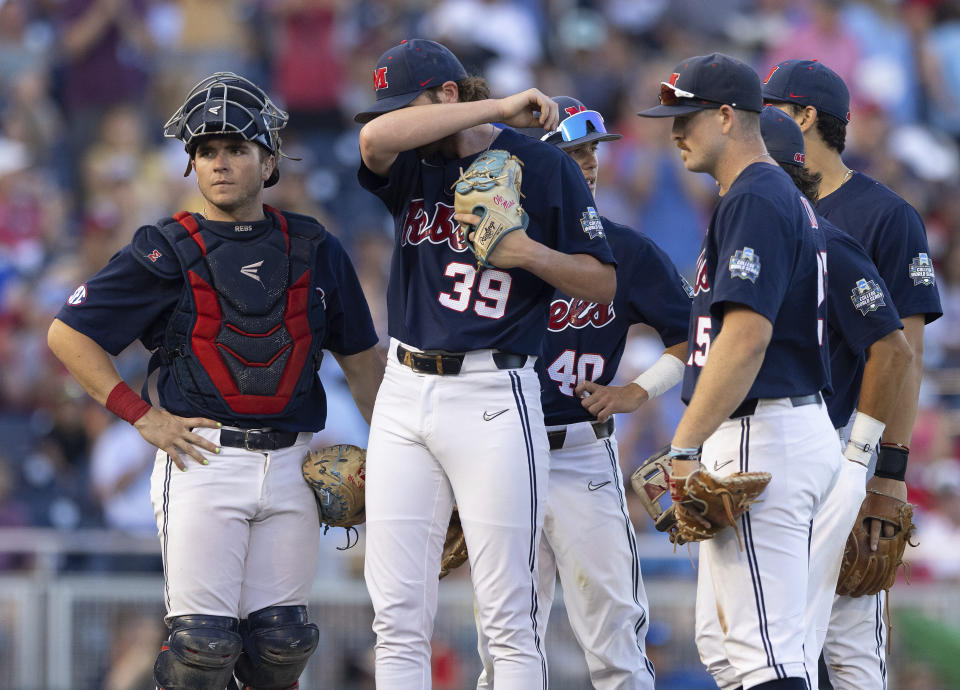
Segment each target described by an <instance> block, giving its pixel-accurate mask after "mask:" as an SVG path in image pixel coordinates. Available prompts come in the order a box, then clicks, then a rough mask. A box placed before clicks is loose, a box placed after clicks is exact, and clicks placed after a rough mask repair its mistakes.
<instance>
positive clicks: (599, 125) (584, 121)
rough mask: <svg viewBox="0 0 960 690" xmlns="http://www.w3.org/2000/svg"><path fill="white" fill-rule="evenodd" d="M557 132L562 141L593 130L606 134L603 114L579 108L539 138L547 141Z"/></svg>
mask: <svg viewBox="0 0 960 690" xmlns="http://www.w3.org/2000/svg"><path fill="white" fill-rule="evenodd" d="M558 132H559V133H560V136H561V137H562V138H563V140H564V141H576V140H577V139H580V138H582V137H585V136H587V135H588V134H591V133H593V132H599V133H600V134H606V133H607V128H606V127H604V126H603V116H601V115H600V113H598V112H597V111H596V110H581V111H580V112H579V113H575V114H574V115H571V116H570V117H568V118H567V119H565V120H563V121H562V122H561V123H560V126H559V127H557V128H556V129H555V130H553V131H552V132H547V133H546V134H544V135H543V136H542V137H540V140H541V141H547V140H549V139H550V137H552V136H554V135H555V134H557V133H558Z"/></svg>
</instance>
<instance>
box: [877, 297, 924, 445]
mask: <svg viewBox="0 0 960 690" xmlns="http://www.w3.org/2000/svg"><path fill="white" fill-rule="evenodd" d="M902 321H903V335H904V337H906V339H907V342H908V343H909V344H910V350H911V352H912V354H913V359H912V360H911V361H910V364H909V366H908V367H907V371H906V374H905V376H904V380H903V387H902V388H901V389H900V394H899V396H897V398H896V403H895V404H894V406H893V409H892V410H891V411H890V415H889V419H888V420H887V426H886V429H884V432H883V442H884V443H900V444H902V445H904V446H909V445H910V437H911V435H912V434H913V423H914V421H915V420H916V418H917V401H918V398H919V396H920V382H921V380H922V379H923V327H924V322H925V319H924V316H923V315H922V314H917V315H915V316H908V317H907V318H905V319H902ZM868 363H869V362H868Z"/></svg>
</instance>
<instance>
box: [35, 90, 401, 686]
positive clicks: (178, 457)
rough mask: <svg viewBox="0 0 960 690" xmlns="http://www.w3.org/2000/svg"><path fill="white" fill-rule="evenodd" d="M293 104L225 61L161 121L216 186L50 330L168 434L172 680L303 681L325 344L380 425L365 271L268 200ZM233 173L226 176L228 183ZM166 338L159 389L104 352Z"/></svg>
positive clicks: (78, 298)
mask: <svg viewBox="0 0 960 690" xmlns="http://www.w3.org/2000/svg"><path fill="white" fill-rule="evenodd" d="M286 121H287V114H286V113H284V112H283V111H281V110H279V109H278V108H277V107H276V106H274V104H273V103H272V102H271V101H270V99H269V97H267V95H266V93H264V92H263V91H262V90H261V89H260V88H259V87H258V86H257V85H256V84H254V83H252V82H250V81H249V80H247V79H244V78H243V77H241V76H239V75H236V74H232V73H229V72H218V73H216V74H213V75H211V76H210V77H208V78H207V79H204V80H203V81H202V82H200V83H199V84H197V86H196V87H194V89H193V90H192V91H191V92H190V93H189V94H188V95H187V97H186V99H185V100H184V103H183V105H182V106H181V107H180V108H179V109H178V110H177V112H176V113H174V115H173V117H171V118H170V120H169V122H168V123H167V125H166V129H165V134H166V135H167V136H168V137H175V138H177V139H180V140H181V141H182V142H183V143H184V146H185V148H186V155H187V157H188V167H187V174H189V173H190V171H191V170H192V171H195V174H196V176H197V185H198V187H199V190H200V194H201V195H202V196H203V199H204V210H203V214H200V213H188V212H185V211H183V212H180V213H177V214H176V215H174V216H173V217H171V218H164V219H162V220H160V221H158V222H157V223H156V224H151V225H144V226H142V227H141V228H140V229H139V230H137V231H136V233H134V235H133V240H132V242H131V244H129V245H127V246H126V247H124V248H123V249H121V250H120V251H119V252H118V253H117V254H116V255H115V256H114V257H113V258H112V259H111V260H110V263H109V264H107V266H106V267H104V268H103V269H102V270H101V271H100V272H99V273H97V274H96V275H95V276H93V277H92V278H90V279H89V280H88V281H87V282H86V283H84V284H83V285H81V286H80V287H78V288H77V289H76V291H75V292H74V293H73V295H71V296H70V297H68V299H67V301H66V304H65V305H64V307H63V308H62V309H61V311H60V313H59V314H58V315H57V318H56V320H55V321H54V322H53V324H52V325H51V327H50V332H49V335H48V342H49V344H50V347H51V349H52V350H53V352H54V354H56V355H57V357H59V358H60V359H61V360H62V361H63V363H64V364H65V365H66V367H67V368H68V369H69V370H70V372H71V373H72V374H73V376H74V377H75V378H76V379H77V381H79V382H80V384H81V385H82V386H83V387H84V389H86V391H87V392H88V393H89V394H90V395H91V397H93V398H94V399H95V400H97V401H98V402H100V403H102V404H104V405H105V406H106V408H107V409H108V410H110V411H111V412H113V413H115V414H116V415H117V416H118V417H120V418H121V419H124V420H125V421H127V422H129V423H130V424H132V425H133V426H135V427H136V429H137V430H138V431H139V432H140V434H141V435H142V436H143V437H144V439H146V440H147V441H148V442H150V443H152V444H153V445H155V446H156V447H157V448H158V451H157V458H156V463H155V465H154V470H153V475H152V478H151V498H152V500H153V506H154V511H155V513H156V518H157V528H158V532H159V535H160V539H161V546H162V549H163V565H164V600H165V604H166V617H165V622H166V624H167V627H168V628H169V630H170V636H169V639H168V640H167V641H166V642H164V644H163V646H162V648H161V650H160V653H159V656H158V657H157V661H156V664H155V666H154V677H155V679H156V683H157V686H158V687H159V688H192V689H194V690H223V688H225V687H226V686H227V685H228V683H230V684H232V683H233V682H234V681H233V678H234V677H236V679H237V681H238V682H239V685H240V687H243V688H249V687H253V688H295V687H297V683H298V682H299V681H298V678H299V676H300V672H301V671H302V670H303V668H304V667H305V666H306V664H307V661H308V660H309V658H310V655H311V654H312V653H313V650H314V649H316V647H317V644H318V640H319V632H318V630H317V626H316V625H314V624H312V623H308V622H307V601H308V598H309V596H310V586H311V583H312V582H313V578H314V575H315V573H316V563H317V557H318V553H319V536H320V524H319V522H318V520H317V503H316V501H315V500H314V496H313V492H312V491H310V489H309V487H307V485H306V484H305V483H304V482H303V479H302V477H301V463H302V462H303V458H304V455H305V453H306V450H307V445H308V443H309V442H310V439H311V437H312V436H313V432H315V431H318V430H320V429H322V428H323V427H324V424H325V423H326V421H327V420H326V406H325V397H324V390H323V384H322V383H321V381H320V378H319V376H318V375H317V367H318V365H319V362H320V357H321V355H322V352H323V350H324V349H326V350H329V351H331V352H332V353H333V354H334V357H335V358H336V359H337V361H338V363H339V364H340V367H341V368H342V369H343V372H344V374H345V376H346V378H347V381H348V382H349V384H350V389H351V391H352V392H353V395H354V400H355V401H356V403H357V407H358V408H359V410H360V412H361V413H362V414H363V416H364V417H365V418H366V419H367V420H368V421H369V419H370V415H371V412H372V409H373V403H374V399H375V398H376V393H377V387H378V385H379V383H380V379H381V377H382V374H383V367H384V365H383V360H382V355H381V354H380V352H379V351H378V350H377V349H376V347H375V346H376V344H377V334H376V331H375V330H374V328H373V320H372V319H371V317H370V311H369V309H368V307H367V303H366V300H365V299H364V296H363V292H362V291H361V289H360V284H359V281H358V280H357V276H356V273H355V271H354V269H353V266H352V264H351V262H350V259H349V257H348V256H347V254H346V252H345V251H344V250H343V248H342V246H341V245H340V243H339V242H338V241H337V239H336V238H335V237H334V236H332V235H330V234H328V233H327V232H326V230H324V228H323V227H322V226H321V225H320V224H319V223H318V222H317V221H316V220H314V219H312V218H308V217H306V216H302V215H298V214H295V213H287V212H283V211H279V210H277V209H274V208H270V207H268V206H265V205H263V202H262V196H263V189H264V187H268V186H270V185H272V184H274V183H275V182H277V180H278V178H279V174H280V173H279V169H278V167H277V165H278V162H279V160H280V157H281V151H280V136H279V130H280V129H281V128H282V127H283V126H284V125H285V124H286ZM222 183H227V184H222ZM137 339H140V340H141V341H142V342H143V344H144V345H145V346H146V347H147V348H148V349H149V350H152V351H154V355H153V357H152V359H151V360H150V365H149V371H150V376H149V381H150V382H151V384H152V385H151V387H150V390H151V395H150V397H149V399H148V397H147V387H146V386H145V387H144V391H143V393H142V394H138V393H136V392H134V391H133V390H131V389H130V387H129V386H128V385H127V384H126V383H124V382H123V381H122V380H121V378H120V375H119V374H118V373H117V371H116V369H115V368H114V366H113V363H112V362H111V360H110V354H113V355H116V354H118V353H119V352H120V351H121V350H123V349H124V348H126V347H127V345H129V344H130V343H132V342H133V341H134V340H137Z"/></svg>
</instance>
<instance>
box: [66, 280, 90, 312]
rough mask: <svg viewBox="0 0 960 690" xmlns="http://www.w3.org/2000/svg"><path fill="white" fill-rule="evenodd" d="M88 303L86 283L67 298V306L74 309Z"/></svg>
mask: <svg viewBox="0 0 960 690" xmlns="http://www.w3.org/2000/svg"><path fill="white" fill-rule="evenodd" d="M86 301H87V284H86V283H84V284H83V285H81V286H80V287H78V288H77V289H76V290H74V291H73V294H72V295H70V296H69V297H68V298H67V304H69V305H70V306H72V307H76V306H79V305H81V304H83V303H84V302H86Z"/></svg>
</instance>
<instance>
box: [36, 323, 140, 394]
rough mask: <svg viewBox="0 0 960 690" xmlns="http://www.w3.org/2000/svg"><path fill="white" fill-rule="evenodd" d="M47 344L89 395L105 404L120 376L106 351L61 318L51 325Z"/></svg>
mask: <svg viewBox="0 0 960 690" xmlns="http://www.w3.org/2000/svg"><path fill="white" fill-rule="evenodd" d="M47 345H48V346H49V347H50V349H51V350H52V351H53V354H54V355H56V357H57V359H59V360H60V361H61V362H63V365H64V366H65V367H66V368H67V371H69V372H70V374H72V375H73V378H75V379H76V380H77V383H79V384H80V385H81V386H82V387H83V389H84V390H85V391H86V392H87V393H88V394H89V395H90V397H91V398H93V399H94V400H96V401H97V402H98V403H100V404H101V405H106V404H107V396H109V395H110V391H112V390H113V389H114V387H115V386H116V385H117V384H118V383H120V381H121V380H122V379H121V378H120V374H118V373H117V369H116V367H114V366H113V361H112V360H111V359H110V355H109V354H108V353H107V351H106V350H104V349H103V348H102V347H100V346H99V345H98V344H97V343H96V342H95V341H94V340H92V339H91V338H89V337H87V336H86V335H84V334H83V333H81V332H79V331H77V330H75V329H73V328H71V327H70V326H68V325H67V324H65V323H64V322H63V321H61V320H60V319H54V320H53V323H52V324H51V325H50V329H49V330H48V331H47Z"/></svg>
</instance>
